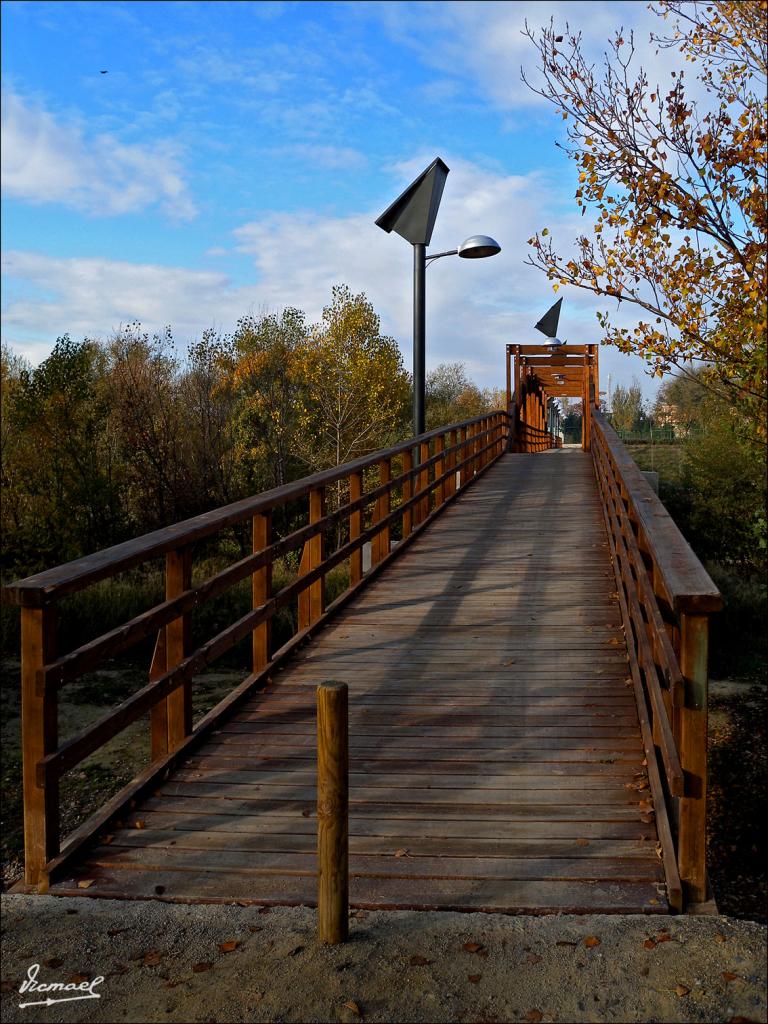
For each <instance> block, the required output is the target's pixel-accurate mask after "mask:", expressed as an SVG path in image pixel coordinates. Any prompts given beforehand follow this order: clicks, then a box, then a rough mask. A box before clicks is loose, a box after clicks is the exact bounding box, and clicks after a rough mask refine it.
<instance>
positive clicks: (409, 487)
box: [403, 448, 413, 540]
mask: <svg viewBox="0 0 768 1024" xmlns="http://www.w3.org/2000/svg"><path fill="white" fill-rule="evenodd" d="M412 469H413V452H412V451H411V449H410V448H409V449H408V451H405V452H403V473H408V472H410V470H412ZM412 497H413V477H410V478H409V479H408V480H404V481H403V504H405V503H406V501H410V500H411V498H412ZM412 529H413V505H411V507H410V508H407V509H405V510H404V511H403V540H405V538H406V537H408V536H409V535H410V533H411V530H412Z"/></svg>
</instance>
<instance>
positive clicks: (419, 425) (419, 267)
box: [413, 242, 427, 435]
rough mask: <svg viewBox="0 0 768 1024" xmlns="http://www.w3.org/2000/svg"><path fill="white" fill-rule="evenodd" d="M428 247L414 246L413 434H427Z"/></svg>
mask: <svg viewBox="0 0 768 1024" xmlns="http://www.w3.org/2000/svg"><path fill="white" fill-rule="evenodd" d="M426 285H427V247H426V245H422V244H421V243H420V242H417V243H416V244H415V245H414V247H413V433H414V435H417V434H423V433H424V429H425V427H424V423H425V406H426V392H427V377H426V324H427V289H426Z"/></svg>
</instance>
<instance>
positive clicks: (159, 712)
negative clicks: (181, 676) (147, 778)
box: [149, 628, 168, 761]
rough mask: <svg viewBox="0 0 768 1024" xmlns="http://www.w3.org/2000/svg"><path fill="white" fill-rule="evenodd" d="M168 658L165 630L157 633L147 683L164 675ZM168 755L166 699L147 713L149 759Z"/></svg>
mask: <svg viewBox="0 0 768 1024" xmlns="http://www.w3.org/2000/svg"><path fill="white" fill-rule="evenodd" d="M167 664H168V656H167V652H166V643H165V629H164V628H163V629H159V630H158V631H157V640H156V641H155V650H154V652H153V654H152V664H151V665H150V667H149V681H150V683H155V682H157V680H158V679H159V678H160V676H162V675H165V672H166V665H167ZM167 753H168V699H167V697H166V698H164V699H163V700H159V701H158V702H157V703H156V704H153V705H152V708H151V710H150V712H149V757H150V760H151V761H159V760H160V758H161V757H165V755H166V754H167Z"/></svg>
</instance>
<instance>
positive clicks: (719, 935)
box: [715, 932, 725, 942]
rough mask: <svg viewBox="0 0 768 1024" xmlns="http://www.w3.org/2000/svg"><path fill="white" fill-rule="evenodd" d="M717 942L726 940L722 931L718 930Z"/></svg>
mask: <svg viewBox="0 0 768 1024" xmlns="http://www.w3.org/2000/svg"><path fill="white" fill-rule="evenodd" d="M715 942H725V936H724V935H723V933H722V932H718V933H717V935H716V936H715Z"/></svg>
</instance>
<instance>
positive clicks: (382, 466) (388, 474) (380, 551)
mask: <svg viewBox="0 0 768 1024" xmlns="http://www.w3.org/2000/svg"><path fill="white" fill-rule="evenodd" d="M391 479H392V461H391V459H382V460H381V462H380V463H379V483H380V484H388V483H389V482H390V480H391ZM391 498H392V494H391V491H387V493H386V494H382V495H380V497H378V498H377V499H376V509H375V512H374V520H373V521H374V523H380V522H381V521H382V519H386V517H387V516H388V515H389V511H390V508H391ZM389 534H390V530H389V526H385V527H383V529H381V530H380V531H379V532H378V533H377V534H375V535H374V538H373V544H372V545H371V565H378V564H379V562H381V561H382V560H383V559H384V558H386V556H387V555H388V554H389Z"/></svg>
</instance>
